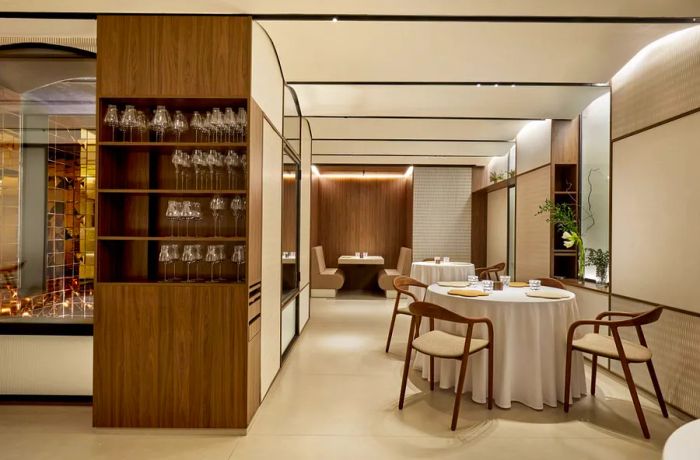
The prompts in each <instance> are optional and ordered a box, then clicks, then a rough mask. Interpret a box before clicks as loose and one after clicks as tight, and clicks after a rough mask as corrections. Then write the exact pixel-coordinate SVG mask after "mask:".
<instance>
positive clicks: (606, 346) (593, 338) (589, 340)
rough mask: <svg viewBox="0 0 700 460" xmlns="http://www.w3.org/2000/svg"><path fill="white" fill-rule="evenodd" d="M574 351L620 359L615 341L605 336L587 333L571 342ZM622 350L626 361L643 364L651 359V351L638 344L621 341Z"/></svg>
mask: <svg viewBox="0 0 700 460" xmlns="http://www.w3.org/2000/svg"><path fill="white" fill-rule="evenodd" d="M572 345H573V348H574V350H579V351H585V352H588V353H594V354H596V355H600V356H605V357H606V358H613V359H620V354H619V353H618V352H617V346H615V339H613V338H612V337H610V336H607V335H601V334H596V333H593V332H591V333H588V334H586V335H584V336H583V337H582V338H580V339H578V340H574V341H573V342H572ZM622 348H623V350H624V351H625V356H626V357H627V361H630V362H633V363H644V362H647V361H649V360H650V359H651V350H649V349H648V348H647V347H644V346H642V345H640V344H638V343H634V342H629V341H627V340H622Z"/></svg>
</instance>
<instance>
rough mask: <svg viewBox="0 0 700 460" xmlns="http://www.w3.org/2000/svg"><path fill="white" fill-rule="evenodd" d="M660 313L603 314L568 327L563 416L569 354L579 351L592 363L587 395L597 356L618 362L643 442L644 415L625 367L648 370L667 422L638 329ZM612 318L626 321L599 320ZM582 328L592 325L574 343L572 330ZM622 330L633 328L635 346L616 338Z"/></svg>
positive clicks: (656, 310) (648, 352)
mask: <svg viewBox="0 0 700 460" xmlns="http://www.w3.org/2000/svg"><path fill="white" fill-rule="evenodd" d="M662 311H663V310H662V308H661V307H657V308H654V309H653V310H649V311H645V312H641V313H630V312H623V311H606V312H603V313H601V314H599V315H598V316H596V319H594V320H581V321H576V322H574V323H573V324H572V325H571V326H569V334H568V336H567V338H566V375H565V377H564V379H565V380H564V388H565V389H564V412H569V394H570V392H571V355H572V353H573V351H574V350H576V351H582V352H586V353H591V354H592V355H593V362H592V364H591V395H595V379H596V370H597V369H596V368H597V364H598V356H603V357H606V358H610V359H616V360H618V361H620V364H621V365H622V371H623V373H624V374H625V380H626V381H627V386H628V387H629V390H630V395H631V396H632V403H633V404H634V409H635V411H636V412H637V418H638V419H639V424H640V425H641V426H642V433H644V437H645V438H647V439H648V438H649V428H647V422H646V420H645V419H644V412H642V406H641V404H640V403H639V396H638V395H637V388H636V387H635V385H634V380H633V379H632V373H631V372H630V366H629V365H630V363H646V365H647V369H648V370H649V377H651V383H652V384H653V385H654V391H655V392H656V398H657V399H658V400H659V406H660V407H661V413H662V414H663V416H664V417H666V418H668V411H667V410H666V403H665V402H664V397H663V395H662V394H661V387H660V386H659V381H658V379H657V378H656V371H654V364H653V363H652V362H651V350H649V348H648V347H647V341H646V339H645V338H644V333H643V332H642V326H643V325H645V324H650V323H653V322H655V321H657V320H658V319H659V317H660V316H661V312H662ZM613 316H620V317H624V318H626V319H620V320H613V319H608V320H603V318H605V317H613ZM585 325H592V326H593V332H592V333H588V334H586V335H584V336H583V337H582V338H580V339H574V332H575V331H576V328H578V327H579V326H585ZM600 326H607V327H608V328H609V329H610V332H611V334H612V336H608V335H602V334H599V331H600ZM625 327H633V328H635V329H636V330H637V337H638V339H639V343H638V344H637V343H634V342H630V341H627V340H623V339H622V338H620V331H619V330H620V329H621V328H625Z"/></svg>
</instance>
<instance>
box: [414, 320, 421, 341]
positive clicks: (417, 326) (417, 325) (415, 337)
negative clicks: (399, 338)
mask: <svg viewBox="0 0 700 460" xmlns="http://www.w3.org/2000/svg"><path fill="white" fill-rule="evenodd" d="M422 319H423V317H422V316H419V317H418V321H416V332H415V333H414V334H413V338H414V339H417V338H418V336H419V335H420V322H421V320H422Z"/></svg>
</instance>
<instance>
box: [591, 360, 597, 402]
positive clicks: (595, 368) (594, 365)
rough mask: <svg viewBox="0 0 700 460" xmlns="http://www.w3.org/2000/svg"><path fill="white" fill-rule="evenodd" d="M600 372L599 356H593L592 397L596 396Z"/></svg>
mask: <svg viewBox="0 0 700 460" xmlns="http://www.w3.org/2000/svg"><path fill="white" fill-rule="evenodd" d="M597 371H598V355H593V359H592V360H591V396H595V377H596V373H597Z"/></svg>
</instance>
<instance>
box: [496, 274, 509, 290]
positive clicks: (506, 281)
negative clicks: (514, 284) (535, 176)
mask: <svg viewBox="0 0 700 460" xmlns="http://www.w3.org/2000/svg"><path fill="white" fill-rule="evenodd" d="M498 281H500V282H501V283H503V287H504V288H505V287H508V286H510V276H508V275H501V276H499V277H498Z"/></svg>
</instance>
